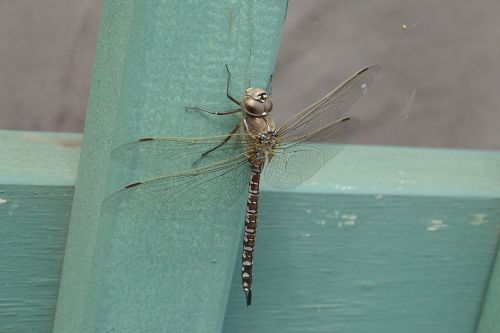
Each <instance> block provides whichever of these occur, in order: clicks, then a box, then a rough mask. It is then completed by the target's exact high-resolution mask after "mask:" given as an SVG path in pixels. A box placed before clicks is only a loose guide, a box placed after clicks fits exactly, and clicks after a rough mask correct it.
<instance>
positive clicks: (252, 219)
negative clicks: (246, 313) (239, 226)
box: [241, 166, 262, 306]
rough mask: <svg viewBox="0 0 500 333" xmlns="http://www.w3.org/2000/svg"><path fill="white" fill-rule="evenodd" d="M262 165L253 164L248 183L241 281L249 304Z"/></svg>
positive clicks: (250, 300) (250, 301)
mask: <svg viewBox="0 0 500 333" xmlns="http://www.w3.org/2000/svg"><path fill="white" fill-rule="evenodd" d="M261 171H262V166H252V168H251V173H250V181H249V185H248V200H247V212H246V217H245V233H244V236H243V259H242V265H241V283H242V285H243V290H244V291H245V294H246V298H247V306H248V305H250V304H251V303H252V269H253V251H254V247H255V231H256V228H257V211H258V204H259V184H260V173H261Z"/></svg>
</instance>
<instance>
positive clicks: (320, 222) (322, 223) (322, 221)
mask: <svg viewBox="0 0 500 333" xmlns="http://www.w3.org/2000/svg"><path fill="white" fill-rule="evenodd" d="M316 224H319V225H321V226H324V225H325V224H326V221H325V220H320V221H316Z"/></svg>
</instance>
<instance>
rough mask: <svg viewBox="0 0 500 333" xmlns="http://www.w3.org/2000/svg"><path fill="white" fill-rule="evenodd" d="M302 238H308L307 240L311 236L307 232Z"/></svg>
mask: <svg viewBox="0 0 500 333" xmlns="http://www.w3.org/2000/svg"><path fill="white" fill-rule="evenodd" d="M302 237H306V238H307V237H311V234H310V233H307V232H306V233H305V234H302Z"/></svg>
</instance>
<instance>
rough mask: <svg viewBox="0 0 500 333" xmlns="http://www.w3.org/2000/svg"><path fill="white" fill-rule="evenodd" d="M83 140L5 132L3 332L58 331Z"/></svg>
mask: <svg viewBox="0 0 500 333" xmlns="http://www.w3.org/2000/svg"><path fill="white" fill-rule="evenodd" d="M80 140H81V136H80V135H79V134H68V133H41V132H38V133H34V132H14V131H12V132H9V131H0V143H1V144H0V161H1V162H0V268H1V269H0V295H1V296H0V332H42V333H43V332H52V325H53V322H54V315H55V309H56V300H57V291H58V287H59V281H60V278H61V269H62V261H63V255H64V247H65V244H66V234H67V226H68V220H69V213H70V210H71V201H72V199H73V187H74V182H75V176H76V166H77V164H78V156H79V153H80Z"/></svg>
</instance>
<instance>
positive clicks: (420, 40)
mask: <svg viewBox="0 0 500 333" xmlns="http://www.w3.org/2000/svg"><path fill="white" fill-rule="evenodd" d="M100 2H101V1H100V0H79V1H61V0H38V1H32V0H2V1H0V103H1V109H0V110H1V111H0V129H12V130H37V131H38V130H40V131H66V132H81V131H82V130H83V122H84V117H85V109H86V104H87V95H88V89H89V84H90V79H91V70H92V62H93V56H94V51H95V43H96V37H97V28H98V22H99V10H100ZM498 17H500V1H496V0H477V1H467V0H419V1H416V0H414V1H409V0H402V1H401V0H371V1H362V2H361V1H350V0H308V1H300V0H290V2H289V8H288V15H287V19H286V22H285V25H284V30H283V34H282V39H281V45H280V52H279V58H278V65H277V70H276V73H275V75H274V79H273V92H272V93H273V99H274V105H275V113H274V116H275V118H276V120H277V123H278V124H279V123H280V122H282V121H283V120H285V119H286V118H288V117H289V116H291V115H292V114H294V113H296V112H298V111H300V110H301V109H302V108H304V107H306V106H307V105H309V104H311V103H313V102H315V101H316V100H317V99H319V98H321V97H322V96H323V95H325V94H326V93H328V92H329V91H330V90H332V89H333V88H335V87H336V86H337V85H338V84H340V83H341V82H342V81H343V80H345V79H346V78H347V77H348V76H350V75H351V74H353V73H354V72H356V71H357V70H359V69H361V68H363V67H365V66H367V65H371V64H375V63H377V64H379V65H380V66H381V67H382V71H381V73H380V75H379V76H378V77H377V80H376V81H375V83H374V84H373V86H372V88H370V90H369V92H368V93H367V95H366V96H365V97H364V98H363V99H362V100H361V101H360V102H359V103H357V104H356V105H355V107H354V110H353V112H352V113H353V114H355V115H356V116H357V117H359V118H361V119H362V123H363V128H362V130H361V131H360V133H359V134H358V136H357V139H356V140H355V143H360V144H384V145H400V146H418V147H448V148H473V149H500V130H499V129H498V127H499V124H500V112H499V111H500V110H499V108H500V89H499V88H500V66H499V65H498V62H499V61H500V41H499V36H500V23H499V21H498Z"/></svg>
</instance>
